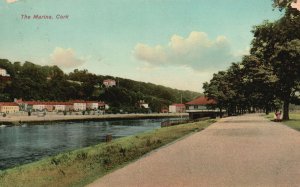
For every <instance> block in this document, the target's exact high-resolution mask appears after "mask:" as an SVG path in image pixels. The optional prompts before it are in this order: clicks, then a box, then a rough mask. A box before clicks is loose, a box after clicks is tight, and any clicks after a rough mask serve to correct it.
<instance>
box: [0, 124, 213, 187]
mask: <svg viewBox="0 0 300 187" xmlns="http://www.w3.org/2000/svg"><path fill="white" fill-rule="evenodd" d="M213 122H215V120H206V121H201V122H196V123H189V124H183V125H178V126H172V127H166V128H161V129H156V130H154V131H151V132H147V133H143V134H139V135H136V136H130V137H125V138H120V139H116V140H114V141H112V142H110V143H102V144H99V145H95V146H91V147H87V148H83V149H79V150H75V151H71V152H66V153H62V154H59V155H57V156H54V157H49V158H46V159H43V160H41V161H38V162H34V163H31V164H27V165H23V166H20V167H16V168H12V169H8V170H5V171H2V172H0V186H1V187H6V186H9V187H11V186H57V187H59V186H84V185H86V184H89V183H91V182H92V181H94V180H95V179H97V178H99V177H101V176H103V175H105V174H107V173H109V172H112V171H113V170H116V169H118V168H120V167H123V166H125V165H126V164H128V163H130V162H132V161H134V160H136V159H138V158H140V157H141V156H143V155H145V154H146V153H148V152H150V151H152V150H154V149H156V148H158V147H161V146H163V145H166V144H168V143H170V142H172V141H174V140H176V139H178V138H181V137H183V136H185V135H187V134H189V133H192V132H197V131H201V130H203V129H204V128H206V127H208V126H209V125H210V124H212V123H213Z"/></svg>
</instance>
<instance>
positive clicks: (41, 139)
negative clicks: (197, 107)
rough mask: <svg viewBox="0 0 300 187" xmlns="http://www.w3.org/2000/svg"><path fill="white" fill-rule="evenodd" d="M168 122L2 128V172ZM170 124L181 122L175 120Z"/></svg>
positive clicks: (0, 152) (94, 122) (71, 123)
mask: <svg viewBox="0 0 300 187" xmlns="http://www.w3.org/2000/svg"><path fill="white" fill-rule="evenodd" d="M166 120H168V119H166V118H164V119H136V120H113V121H85V122H55V123H40V124H34V125H30V124H23V125H22V126H9V127H0V170H5V169H8V168H12V167H15V166H18V165H22V164H26V163H31V162H34V161H37V160H40V159H42V158H44V157H47V156H53V155H56V154H58V153H61V152H65V151H70V150H74V149H78V148H82V147H87V146H91V145H95V144H98V143H101V142H103V141H104V139H105V136H106V135H107V134H112V136H113V139H115V138H120V137H124V136H130V135H134V134H138V133H141V132H146V131H150V130H153V129H156V128H160V124H161V122H162V121H166ZM171 120H179V118H172V119H171Z"/></svg>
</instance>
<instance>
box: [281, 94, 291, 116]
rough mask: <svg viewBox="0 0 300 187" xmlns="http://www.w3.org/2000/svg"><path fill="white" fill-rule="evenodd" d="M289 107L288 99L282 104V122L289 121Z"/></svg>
mask: <svg viewBox="0 0 300 187" xmlns="http://www.w3.org/2000/svg"><path fill="white" fill-rule="evenodd" d="M289 105H290V100H289V98H286V99H285V100H284V102H283V118H282V119H283V120H289V119H290V116H289Z"/></svg>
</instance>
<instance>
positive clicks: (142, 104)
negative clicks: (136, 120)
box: [138, 100, 149, 108]
mask: <svg viewBox="0 0 300 187" xmlns="http://www.w3.org/2000/svg"><path fill="white" fill-rule="evenodd" d="M138 104H139V107H140V108H149V104H148V103H146V102H145V101H144V100H140V101H139V103H138Z"/></svg>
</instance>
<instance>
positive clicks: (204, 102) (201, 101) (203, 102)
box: [186, 96, 216, 105]
mask: <svg viewBox="0 0 300 187" xmlns="http://www.w3.org/2000/svg"><path fill="white" fill-rule="evenodd" d="M186 104H187V105H208V104H216V101H215V100H213V99H208V98H207V97H203V96H201V97H198V98H196V99H195V100H192V101H190V102H188V103H186Z"/></svg>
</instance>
